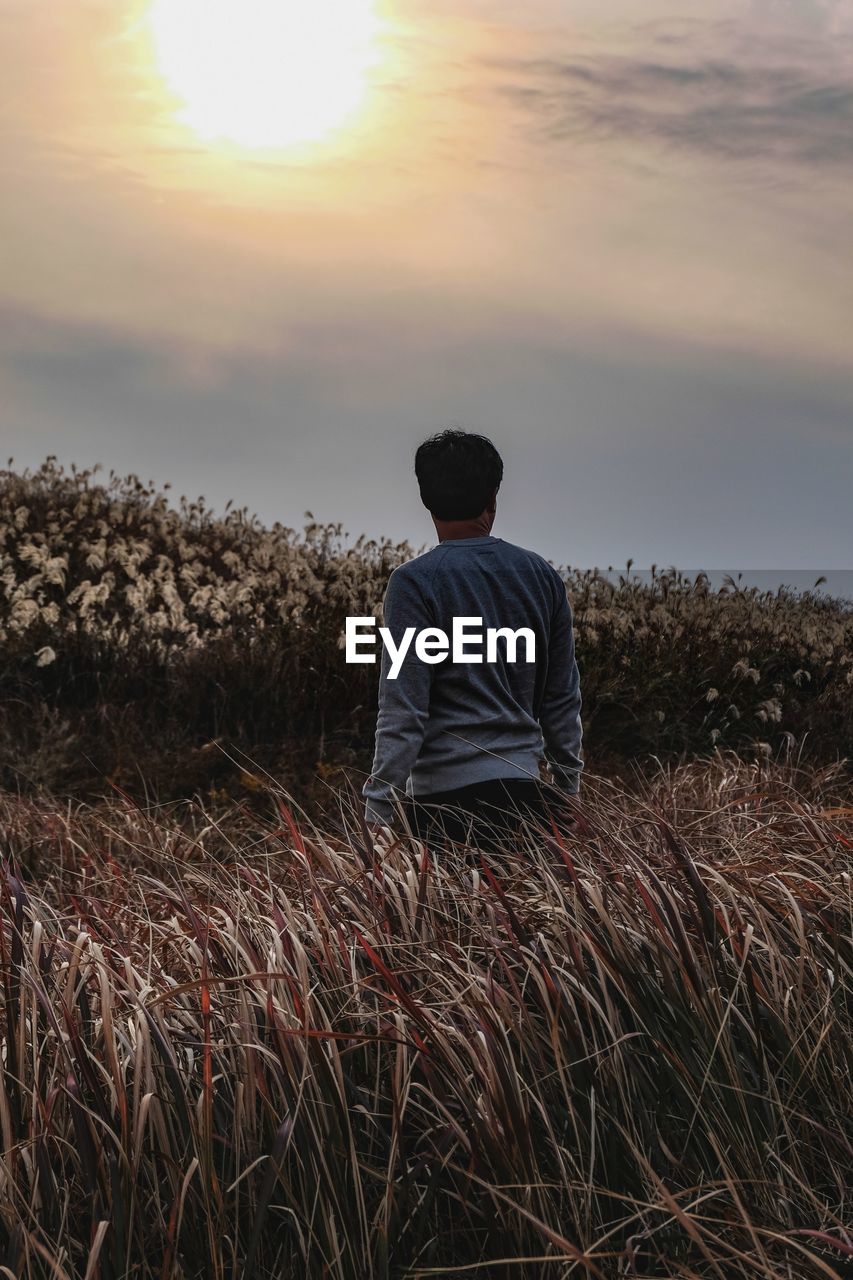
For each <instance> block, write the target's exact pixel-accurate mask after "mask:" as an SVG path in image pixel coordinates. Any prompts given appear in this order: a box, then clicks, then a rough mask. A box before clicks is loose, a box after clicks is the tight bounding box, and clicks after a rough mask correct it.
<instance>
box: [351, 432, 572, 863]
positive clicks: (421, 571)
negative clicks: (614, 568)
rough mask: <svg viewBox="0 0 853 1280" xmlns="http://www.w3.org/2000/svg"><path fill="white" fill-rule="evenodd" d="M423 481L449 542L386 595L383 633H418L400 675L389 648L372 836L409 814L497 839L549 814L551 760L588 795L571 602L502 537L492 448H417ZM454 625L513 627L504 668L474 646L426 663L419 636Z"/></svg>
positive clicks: (505, 635) (498, 466)
mask: <svg viewBox="0 0 853 1280" xmlns="http://www.w3.org/2000/svg"><path fill="white" fill-rule="evenodd" d="M415 474H416V476H417V480H418V486H419V489H420V495H421V499H422V501H423V503H424V505H425V506H426V507H427V509H428V510H429V512H430V514H431V516H432V519H433V523H434V524H435V529H436V533H437V535H438V545H437V546H435V547H433V548H432V549H431V550H430V551H427V552H425V553H424V554H423V555H420V556H417V557H415V559H413V560H410V561H408V562H407V563H406V564H403V565H400V566H399V567H398V568H397V569H395V570H394V572H393V573H392V574H391V577H390V579H389V582H388V587H387V590H386V593H385V599H384V615H385V616H384V622H385V627H386V628H387V631H388V632H389V633H390V635H391V637H392V638H393V641H394V646H395V648H396V650H397V651H398V652H399V651H400V648H401V645H402V643H403V642H404V639H405V636H406V634H407V633H408V637H409V647H408V648H407V650H406V654H405V657H404V659H403V660H402V664H400V663H399V662H398V663H397V664H396V666H397V672H396V675H395V677H394V678H392V662H391V657H390V653H389V650H388V648H387V647H386V648H384V649H383V654H382V666H381V674H380V685H379V715H378V719H377V726H376V750H375V755H374V760H373V770H372V773H371V776H370V777H369V778H368V779H367V782H366V783H365V785H364V789H363V794H364V798H365V802H366V803H365V816H366V819H367V822H368V825H369V826H370V828H371V829H372V830H373V831H374V832H380V831H382V829H383V828H385V827H395V826H399V825H401V824H400V821H399V819H400V816H401V814H402V815H405V816H406V817H407V818H408V820H409V824H410V826H411V827H412V828H413V829H414V830H415V831H416V833H417V834H428V833H431V832H432V831H433V830H434V829H435V826H436V824H437V823H441V825H442V827H443V829H444V831H445V832H446V833H448V834H449V835H450V836H451V837H452V838H454V839H466V838H468V837H469V836H471V837H473V838H474V840H475V842H476V841H477V839H478V837H479V838H485V839H486V840H491V839H492V838H493V837H494V835H495V834H501V833H503V832H504V831H505V830H506V829H507V827H509V828H512V827H513V825H514V824H515V823H516V822H517V821H518V819H519V816H520V815H522V814H526V815H527V816H533V817H540V818H542V817H545V815H546V807H548V806H546V791H545V789H544V788H543V785H542V782H541V777H542V774H543V772H544V766H545V760H546V752H547V758H548V761H549V763H550V766H551V771H552V774H553V776H554V780H555V783H556V784H557V786H558V787H559V788H560V790H561V792H562V793H567V794H569V795H574V794H577V792H578V790H579V786H580V773H581V770H582V769H583V762H582V760H581V758H580V754H579V753H580V749H581V738H582V729H581V721H580V709H581V694H580V679H579V675H578V667H577V662H576V661H575V647H574V639H573V632H572V612H571V607H570V605H569V601H568V598H567V596H566V588H565V584H564V582H563V580H562V579H561V577H560V575H559V574H558V573H557V571H556V570H555V569H554V568H552V566H551V565H549V564H548V562H547V561H546V560H544V559H543V558H542V557H541V556H538V555H536V554H535V552H532V551H525V550H523V549H522V548H521V547H517V546H514V545H513V544H512V543H509V542H505V541H503V539H501V538H496V537H494V536H493V535H492V532H491V531H492V526H493V524H494V519H495V511H496V505H497V493H498V489H499V487H500V484H501V480H502V479H503V462H502V460H501V457H500V454H499V453H498V451H497V449H496V448H495V446H494V445H493V444H492V443H491V441H490V440H487V439H486V438H485V437H484V436H481V435H475V434H472V433H468V432H464V431H459V430H450V431H443V432H441V433H440V434H439V435H436V436H432V437H431V438H430V439H429V440H426V441H425V442H424V443H423V444H422V445H421V446H420V448H419V449H418V450H417V453H416V455H415ZM454 619H456V620H460V619H465V620H467V623H468V624H470V622H471V620H472V619H482V631H483V633H485V631H486V629H487V628H495V629H506V630H505V631H503V630H502V632H499V639H498V641H497V644H496V645H492V647H491V654H490V655H488V656H491V657H492V659H493V660H492V661H488V660H487V653H486V651H485V649H481V650H480V656H479V657H478V656H477V652H478V651H477V648H476V645H475V644H472V643H471V640H470V638H469V640H468V643H467V647H466V648H465V650H464V654H465V657H464V659H463V660H454V655H453V654H447V655H446V656H445V657H444V658H443V659H442V660H439V659H438V658H437V657H433V658H432V659H431V660H424V659H423V658H422V657H419V656H418V653H417V652H416V648H415V646H414V645H413V644H412V643H411V639H412V634H419V633H420V632H422V631H424V630H425V629H427V628H433V629H434V628H438V629H440V631H442V632H445V633H446V634H448V635H449V634H450V633H451V632H452V631H453V627H454ZM411 628H414V633H412V632H411V631H410V629H411ZM521 629H525V630H524V631H522V630H521ZM531 632H532V638H533V639H535V645H533V646H532V648H533V652H534V657H533V660H532V661H530V660H527V659H529V658H530V647H531V646H530V645H528V646H526V645H525V640H524V637H526V638H527V640H528V641H530V639H531V635H530V633H531ZM510 633H518V636H517V637H516V638H515V639H512V638H511V636H510ZM469 637H470V632H469ZM421 652H422V653H426V649H425V648H422V649H421ZM459 652H460V654H461V653H462V652H463V651H461V650H460V651H459ZM569 803H571V802H569Z"/></svg>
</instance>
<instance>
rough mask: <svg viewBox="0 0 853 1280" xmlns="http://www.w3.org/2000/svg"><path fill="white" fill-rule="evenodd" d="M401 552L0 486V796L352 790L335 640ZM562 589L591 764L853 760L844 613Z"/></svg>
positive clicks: (357, 733) (671, 586)
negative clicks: (246, 762)
mask: <svg viewBox="0 0 853 1280" xmlns="http://www.w3.org/2000/svg"><path fill="white" fill-rule="evenodd" d="M412 554H414V549H413V548H411V547H409V546H407V545H405V544H401V545H396V544H393V543H391V542H389V541H370V540H367V539H365V538H358V539H357V540H355V541H351V540H348V539H347V538H346V537H345V536H344V534H343V531H342V529H341V527H340V526H339V525H318V524H316V523H309V524H308V525H306V527H305V528H304V529H302V530H301V531H298V532H297V531H295V530H293V529H290V528H286V527H284V526H281V525H275V526H273V527H272V528H265V527H264V526H262V525H261V524H260V523H259V522H258V521H257V520H256V519H254V518H253V517H251V516H250V515H249V514H248V513H247V511H246V510H245V509H241V510H229V511H228V512H227V513H226V514H225V515H224V516H222V517H217V516H215V515H214V514H213V513H212V512H211V511H210V510H209V509H208V508H207V507H206V505H205V503H204V501H203V500H201V499H200V500H198V501H196V502H189V501H188V500H187V499H185V498H182V499H181V500H180V501H179V502H178V503H177V504H170V500H169V495H168V494H167V493H158V492H156V491H155V490H154V489H153V488H151V487H150V486H148V485H145V484H143V483H142V482H140V481H139V480H138V479H137V478H136V477H134V476H130V477H121V476H116V475H110V476H109V477H108V478H106V479H103V480H102V479H101V478H100V477H99V475H98V474H97V473H96V472H91V471H76V470H74V469H72V470H71V471H66V470H64V469H63V468H62V467H60V466H59V465H58V464H57V463H56V462H55V460H53V459H49V460H48V461H47V462H46V463H45V464H44V465H43V466H42V467H41V468H40V469H38V470H37V471H34V472H24V473H20V474H18V473H16V472H14V471H11V470H7V471H2V472H0V645H2V650H3V656H4V662H3V664H2V670H0V784H2V785H4V786H6V787H7V788H12V789H25V790H27V789H28V790H33V789H38V788H44V787H47V788H51V789H54V790H59V791H62V792H64V793H72V794H79V795H91V794H93V793H95V794H96V793H99V792H103V790H104V788H105V786H106V785H107V780H108V779H109V780H112V781H113V782H116V783H117V784H119V785H121V786H122V787H124V788H125V789H130V790H131V791H133V792H134V793H137V794H139V793H140V792H141V790H142V789H143V779H144V782H145V785H146V786H148V787H153V788H154V789H155V790H156V791H157V793H158V794H159V795H161V796H162V797H163V798H169V797H175V796H179V795H191V794H194V793H195V792H197V791H199V790H202V791H204V792H208V793H209V792H210V791H221V790H225V791H228V792H229V793H232V794H233V793H235V792H236V791H239V788H240V786H241V785H242V784H241V778H244V777H245V771H242V772H241V768H240V765H239V763H235V762H234V760H235V759H237V760H238V761H239V760H241V759H242V757H241V756H240V754H239V753H240V752H244V753H246V755H247V756H248V757H249V758H251V759H252V760H253V761H255V762H257V763H258V764H259V765H260V766H261V767H262V768H265V769H268V770H269V771H270V772H272V773H274V774H275V775H276V776H277V777H279V778H281V779H282V780H283V781H285V782H286V783H287V785H288V787H289V788H290V789H291V790H293V791H295V792H297V793H298V794H300V795H301V796H302V797H306V796H309V795H310V794H311V792H312V789H313V790H316V787H317V779H318V778H320V779H323V778H332V779H336V778H337V777H338V776H339V773H338V770H339V769H340V768H341V767H344V768H348V769H349V770H350V771H351V772H352V774H353V776H354V777H356V778H357V777H358V776H359V774H360V772H362V771H366V770H367V769H368V768H369V763H370V756H371V750H372V735H373V728H374V716H375V705H376V669H375V668H374V667H367V666H347V665H346V664H345V663H344V660H343V651H342V648H341V641H342V633H343V627H344V619H345V618H346V616H347V614H350V613H352V614H355V613H358V614H370V613H373V612H378V611H379V610H380V608H381V601H382V594H383V591H384V588H385V584H386V582H387V578H388V575H389V573H390V572H391V570H392V569H393V568H394V567H395V566H396V565H397V564H399V563H400V562H401V561H402V560H405V559H407V558H409V557H410V556H411V555H412ZM564 576H565V578H566V583H567V589H568V592H569V597H570V599H571V602H572V606H573V609H574V616H575V626H576V634H577V653H578V661H579V664H580V667H581V674H582V681H583V693H584V724H585V731H586V738H585V743H586V749H587V752H588V754H589V756H590V757H591V758H594V759H595V760H596V761H597V762H598V763H599V764H600V765H603V764H604V762H605V761H608V762H610V764H611V765H612V767H613V768H615V769H617V770H618V768H619V764H620V762H628V761H630V762H634V761H637V760H639V761H641V762H649V761H651V760H653V759H655V760H662V761H664V760H673V759H678V758H681V759H686V758H691V757H692V758H704V757H707V756H709V755H710V754H712V753H713V752H714V751H715V750H717V749H735V750H737V751H738V752H739V753H740V754H741V755H743V756H744V757H748V758H755V757H756V756H758V755H764V756H768V755H769V756H774V757H776V756H779V755H780V753H785V752H787V753H789V754H790V753H791V752H793V753H794V755H795V756H796V757H797V758H799V759H803V760H809V761H817V762H820V761H831V760H835V759H838V758H839V757H841V758H844V757H847V758H849V757H851V756H853V610H851V608H850V607H849V605H845V604H843V603H842V602H836V601H833V600H831V599H828V598H826V597H823V596H820V595H815V594H805V595H802V596H798V595H792V594H790V593H788V592H785V591H780V592H778V593H767V592H764V593H762V592H759V591H757V590H756V589H745V590H737V589H734V588H727V587H724V588H721V589H715V590H712V589H711V588H710V587H709V585H708V583H707V581H706V580H705V579H704V578H702V577H699V578H697V579H694V580H691V579H688V578H686V577H684V576H683V575H681V574H679V573H678V572H677V571H676V570H667V571H661V572H658V573H656V574H655V577H654V580H653V582H651V583H648V584H640V583H638V582H636V581H632V580H630V578H629V577H628V575H627V574H626V576H625V577H624V578H623V579H622V580H621V581H620V582H619V583H616V584H614V583H611V582H609V581H607V580H606V579H605V578H603V577H601V576H600V575H597V574H595V573H592V572H584V571H579V570H565V571H564ZM220 748H222V749H220ZM223 750H224V751H225V752H227V753H228V754H224V753H223ZM235 753H236V755H235ZM232 757H234V758H232Z"/></svg>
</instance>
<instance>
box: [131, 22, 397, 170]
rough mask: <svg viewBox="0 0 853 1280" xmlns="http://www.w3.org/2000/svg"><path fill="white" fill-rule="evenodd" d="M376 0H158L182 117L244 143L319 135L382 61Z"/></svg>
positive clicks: (164, 54)
mask: <svg viewBox="0 0 853 1280" xmlns="http://www.w3.org/2000/svg"><path fill="white" fill-rule="evenodd" d="M375 7H376V0H151V7H150V22H151V29H152V33H153V37H154V43H155V48H156V53H157V59H158V62H159V65H160V69H161V71H162V74H163V76H164V77H165V79H166V80H167V81H168V83H169V85H170V87H171V88H172V90H173V91H174V93H175V94H176V96H177V97H178V98H179V99H180V100H181V104H182V106H181V109H180V112H179V116H180V119H181V120H182V122H183V123H185V124H187V125H189V126H190V127H191V128H192V129H194V130H195V132H196V133H198V134H199V135H200V136H201V137H203V138H208V139H214V138H222V139H226V140H228V141H231V142H236V143H238V144H240V145H242V146H246V147H285V146H291V145H294V144H297V143H304V142H310V141H314V140H318V139H321V138H323V137H325V136H326V135H327V134H329V133H331V132H332V131H333V130H335V129H337V128H338V127H340V126H341V125H342V124H343V123H344V122H345V121H346V120H347V118H348V117H350V116H351V115H352V113H353V112H354V111H355V110H356V108H357V107H358V106H359V105H360V103H361V102H362V99H363V98H364V95H365V92H366V89H367V81H368V73H369V71H370V69H371V67H372V66H373V65H374V64H375V62H376V60H377V39H376V37H377V34H378V30H379V21H378V18H377V15H376V12H375Z"/></svg>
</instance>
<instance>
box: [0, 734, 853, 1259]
mask: <svg viewBox="0 0 853 1280" xmlns="http://www.w3.org/2000/svg"><path fill="white" fill-rule="evenodd" d="M267 801H268V803H269V818H268V819H264V818H259V817H257V816H252V815H250V814H248V813H246V812H245V811H242V810H239V809H233V810H230V811H229V812H227V813H225V814H223V815H221V816H220V817H219V818H218V819H217V818H214V817H212V816H211V815H209V814H205V813H204V812H203V811H202V810H201V809H200V808H199V807H198V806H197V805H176V806H171V807H168V808H167V807H159V808H158V807H150V808H148V809H142V808H139V807H137V806H135V805H134V804H133V803H131V802H130V801H121V800H117V801H116V802H115V803H114V804H112V805H111V806H108V807H101V808H96V809H86V808H82V807H79V806H76V807H75V806H67V807H65V808H62V807H58V806H56V805H53V806H51V805H49V804H47V802H37V801H34V800H26V799H20V798H6V799H5V800H3V801H2V802H0V803H2V809H0V826H2V829H3V831H4V832H5V835H6V843H5V854H6V856H5V859H4V864H3V871H4V875H3V888H2V928H1V929H0V943H2V954H0V969H2V1008H0V1033H2V1043H3V1052H4V1055H5V1056H4V1063H3V1072H2V1075H0V1082H2V1083H0V1131H2V1161H0V1181H2V1200H0V1235H2V1240H0V1263H3V1262H5V1268H6V1269H3V1270H2V1274H4V1275H23V1274H27V1275H33V1276H42V1275H43V1276H45V1277H47V1276H51V1277H65V1276H68V1277H72V1276H85V1277H92V1280H94V1277H102V1278H103V1280H118V1278H119V1277H130V1276H133V1277H140V1278H142V1277H145V1278H147V1277H155V1276H157V1277H164V1278H165V1277H199V1278H201V1277H222V1278H223V1280H224V1278H225V1277H229V1278H231V1277H243V1276H245V1277H264V1276H268V1277H281V1278H282V1280H287V1278H288V1277H304V1276H311V1277H314V1276H317V1277H330V1278H331V1277H335V1278H340V1280H344V1278H346V1280H350V1278H352V1280H373V1278H374V1277H375V1278H377V1280H378V1278H380V1277H411V1278H414V1277H416V1276H423V1277H426V1276H429V1275H444V1276H452V1277H462V1276H466V1275H472V1276H483V1277H488V1278H493V1277H494V1278H499V1277H504V1276H505V1277H519V1276H525V1277H543V1278H547V1280H550V1278H551V1277H555V1278H556V1277H569V1276H572V1277H575V1276H577V1277H581V1276H582V1277H607V1278H608V1280H609V1278H610V1277H621V1276H673V1277H683V1278H684V1280H688V1278H690V1277H703V1278H704V1277H708V1278H709V1280H710V1278H711V1277H713V1278H714V1280H741V1278H743V1280H747V1277H750V1278H752V1277H761V1278H762V1280H763V1278H767V1280H776V1278H779V1280H781V1278H782V1277H784V1278H785V1280H812V1278H814V1280H818V1278H819V1277H820V1278H822V1280H823V1278H826V1277H835V1278H836V1280H840V1278H842V1277H845V1276H847V1275H849V1266H850V1262H851V1259H853V1212H851V1202H850V1195H851V1192H850V1176H849V1175H850V1170H851V1168H853V1107H852V1106H851V1091H850V1072H851V1066H853V1010H851V979H853V973H851V964H853V938H852V937H851V932H852V931H851V920H852V919H853V915H851V909H852V908H853V900H851V880H850V873H851V853H852V852H853V809H851V807H850V795H849V786H848V784H847V782H846V780H845V777H844V775H843V774H842V773H841V772H840V770H838V769H837V768H826V769H823V770H817V769H811V770H796V769H794V768H791V767H784V768H783V767H775V766H774V767H768V768H767V769H764V770H758V771H756V770H755V769H754V768H750V767H747V766H745V765H743V764H740V763H738V762H737V761H736V760H735V759H734V758H733V757H730V756H727V755H722V754H720V755H718V756H717V758H716V759H715V761H714V762H713V763H712V764H710V765H703V766H701V767H700V766H681V767H678V768H672V769H662V770H660V771H659V772H657V773H655V774H654V775H653V776H651V777H650V778H648V779H645V780H644V779H642V778H639V777H638V778H637V779H636V780H635V785H633V786H632V787H628V788H626V787H622V786H617V785H616V784H615V783H613V782H612V781H611V782H608V781H606V780H604V779H602V778H600V777H595V776H589V777H588V779H587V780H586V785H585V796H584V806H585V807H584V815H583V819H582V821H581V825H580V827H579V829H578V831H577V832H576V834H575V835H573V836H571V837H567V838H566V840H565V841H561V840H557V839H555V838H554V837H553V835H551V836H549V835H548V834H547V833H544V832H537V831H534V830H532V829H530V830H528V831H527V832H526V833H525V836H524V838H523V839H522V840H521V841H519V844H518V846H517V847H516V848H515V849H513V850H511V851H508V852H507V854H506V855H505V856H503V857H502V858H501V859H500V860H499V862H497V863H494V864H489V863H485V862H483V861H482V860H478V858H477V857H476V856H474V855H472V854H470V853H466V851H465V850H460V849H458V850H455V851H453V852H452V853H448V854H447V855H446V856H445V857H444V858H441V859H439V858H436V857H432V858H430V857H429V856H426V855H425V852H424V850H423V847H422V846H420V845H418V844H417V843H415V842H412V841H408V840H404V841H401V842H399V843H398V844H397V845H395V846H394V847H393V848H390V849H387V850H384V851H382V852H379V851H377V850H375V849H373V848H372V847H371V846H370V844H369V843H368V842H367V841H368V838H367V835H366V833H365V832H364V831H363V830H362V829H361V827H360V824H359V823H358V822H357V821H356V820H355V819H354V818H352V816H351V814H350V813H349V812H348V808H347V802H346V800H345V799H342V800H341V807H340V811H339V816H340V817H341V819H342V824H341V830H340V831H339V833H338V834H330V829H331V828H333V827H334V826H335V825H336V824H335V822H334V821H333V817H334V807H333V806H330V810H329V818H328V821H327V823H326V824H325V828H324V829H318V828H315V827H314V826H312V825H311V824H310V823H308V822H307V821H305V820H294V819H293V818H292V816H291V809H290V808H289V807H288V804H287V797H285V796H283V795H281V794H280V793H278V792H277V791H276V789H275V788H274V787H273V788H271V790H270V792H269V793H268V795H267ZM347 832H348V833H347Z"/></svg>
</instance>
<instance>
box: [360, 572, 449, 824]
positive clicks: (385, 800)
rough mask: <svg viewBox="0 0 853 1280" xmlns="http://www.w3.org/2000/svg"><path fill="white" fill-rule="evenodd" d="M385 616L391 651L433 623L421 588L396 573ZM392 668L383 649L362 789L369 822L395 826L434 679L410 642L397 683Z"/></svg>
mask: <svg viewBox="0 0 853 1280" xmlns="http://www.w3.org/2000/svg"><path fill="white" fill-rule="evenodd" d="M383 612H384V615H385V618H384V623H385V626H386V627H387V628H388V630H389V632H390V633H391V636H392V638H393V641H394V644H395V646H399V645H400V642H401V640H402V638H403V635H404V633H405V631H406V629H407V628H408V627H414V628H415V634H417V633H418V632H419V631H422V630H423V629H424V628H425V627H429V626H433V625H434V624H435V619H434V617H433V611H432V609H431V607H430V603H429V601H428V599H427V597H426V596H425V594H424V592H423V590H422V588H421V586H420V584H419V583H418V582H417V581H416V580H415V579H413V578H412V577H411V576H410V575H409V574H406V573H400V571H399V570H398V569H397V570H395V571H394V572H393V573H392V574H391V577H390V578H389V580H388V587H387V590H386V592H385V600H384V605H383ZM390 666H391V658H390V656H389V653H388V650H387V649H386V648H385V646H384V645H383V647H382V666H381V671H380V675H379V714H378V716H377V720H376V749H375V753H374V757H373V770H372V772H371V775H370V777H369V778H368V779H367V782H366V783H365V784H364V787H363V789H362V794H363V796H364V798H365V802H366V803H365V818H366V820H367V822H368V823H371V824H382V825H386V826H393V824H394V821H395V816H396V809H395V800H396V799H397V793H398V792H400V793H403V792H405V787H406V780H407V778H408V776H409V774H410V773H411V770H412V766H413V765H414V763H415V761H416V760H417V758H418V752H419V751H420V749H421V743H422V742H423V738H424V733H425V731H426V724H427V719H428V717H429V695H430V686H431V684H432V676H433V667H432V665H430V664H428V663H426V662H422V661H421V660H420V659H419V658H418V657H417V656H416V654H415V646H414V642H412V644H411V645H410V646H409V650H408V652H407V653H406V656H405V658H404V659H403V664H402V666H401V668H400V671H399V673H398V675H397V678H396V679H395V680H390V679H389V678H388V672H389V669H390Z"/></svg>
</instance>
